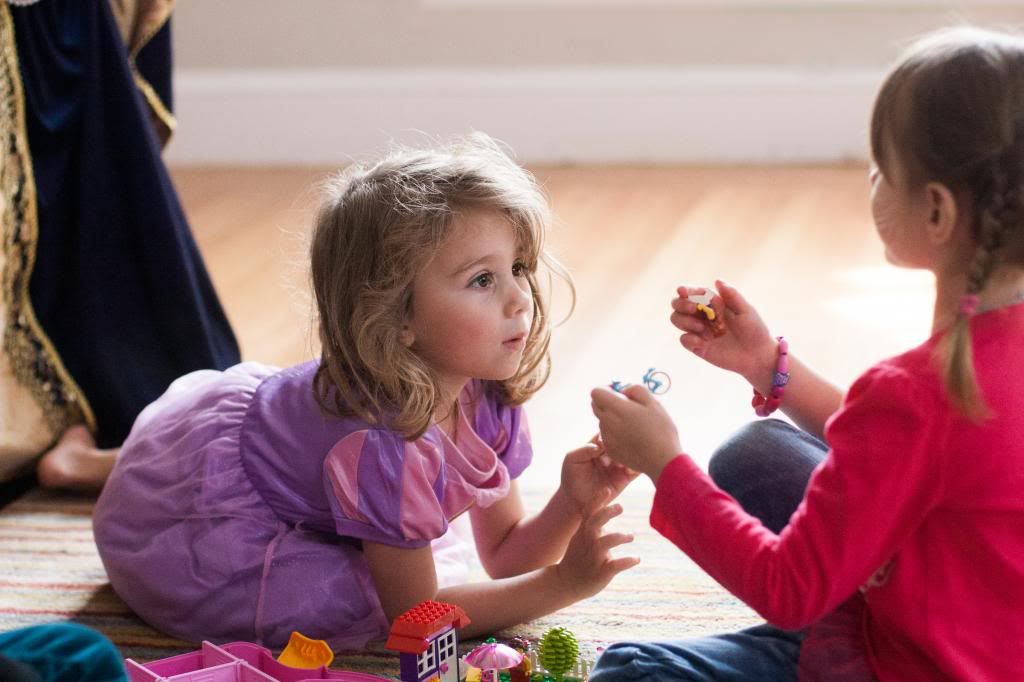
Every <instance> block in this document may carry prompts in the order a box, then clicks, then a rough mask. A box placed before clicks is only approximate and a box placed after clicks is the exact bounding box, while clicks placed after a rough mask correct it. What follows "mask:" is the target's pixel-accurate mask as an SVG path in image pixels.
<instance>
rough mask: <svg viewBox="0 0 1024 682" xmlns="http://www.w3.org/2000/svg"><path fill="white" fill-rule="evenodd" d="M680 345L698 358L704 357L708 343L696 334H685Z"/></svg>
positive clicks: (680, 340)
mask: <svg viewBox="0 0 1024 682" xmlns="http://www.w3.org/2000/svg"><path fill="white" fill-rule="evenodd" d="M679 343H680V345H682V347H683V348H685V349H686V350H688V351H690V352H691V353H693V354H694V355H696V356H697V357H701V358H702V357H704V353H705V351H706V350H707V341H705V340H704V339H703V338H701V337H700V336H697V335H696V334H683V335H682V336H680V337H679Z"/></svg>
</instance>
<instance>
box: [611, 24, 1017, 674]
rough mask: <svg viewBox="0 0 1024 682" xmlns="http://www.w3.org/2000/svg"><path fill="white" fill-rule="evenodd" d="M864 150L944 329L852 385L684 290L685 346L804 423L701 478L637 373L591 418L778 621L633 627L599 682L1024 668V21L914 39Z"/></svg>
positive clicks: (657, 509)
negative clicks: (670, 632)
mask: <svg viewBox="0 0 1024 682" xmlns="http://www.w3.org/2000/svg"><path fill="white" fill-rule="evenodd" d="M871 147H872V155H873V158H874V165H873V167H872V171H871V205H872V212H873V216H874V221H875V225H876V227H877V229H878V234H879V236H880V238H881V240H882V242H883V244H884V245H885V249H886V256H887V258H888V259H889V260H890V262H892V263H893V264H896V265H899V266H903V267H911V268H921V269H927V270H930V271H931V272H932V273H934V275H935V283H936V296H935V308H934V317H933V326H932V332H933V334H932V336H931V338H929V339H928V340H927V341H925V342H924V343H923V344H921V345H920V346H918V347H916V348H913V349H911V350H909V351H907V352H906V353H903V354H902V355H899V356H897V357H894V358H890V359H887V360H884V361H882V362H880V363H878V364H877V365H875V366H874V367H872V368H871V369H869V370H868V371H867V372H865V373H864V374H863V375H862V376H861V377H860V378H859V379H858V380H857V381H856V382H855V383H854V384H853V386H852V387H851V388H850V389H849V391H848V392H847V393H846V394H845V396H843V395H841V393H840V392H839V390H838V389H836V388H835V387H833V386H832V385H831V384H829V383H828V382H826V381H825V380H823V379H821V378H820V377H818V376H816V375H815V374H814V373H813V372H812V371H811V370H810V369H808V368H807V367H806V366H805V365H803V364H802V363H800V362H799V361H798V360H796V359H795V358H792V357H789V356H788V353H787V345H786V343H785V342H784V341H783V340H782V339H781V338H780V339H779V341H778V343H776V340H775V339H773V338H772V336H771V335H770V334H769V332H768V329H767V327H766V325H765V324H764V323H763V322H762V321H761V319H760V317H759V316H758V314H757V312H756V311H755V310H754V308H752V307H751V306H750V304H748V303H747V302H746V301H745V300H744V298H743V297H742V296H741V295H740V294H739V292H738V291H736V290H735V289H733V288H732V287H729V286H726V285H724V284H722V283H721V282H719V283H717V286H718V287H719V291H720V292H721V296H720V297H716V298H715V300H714V301H713V306H714V308H715V309H716V310H718V311H721V313H722V314H723V315H724V318H725V322H726V328H727V332H726V334H725V335H723V336H715V335H714V334H712V333H711V330H710V328H709V326H708V324H707V321H706V320H705V319H703V317H702V315H701V314H699V313H698V311H697V307H696V305H695V304H694V303H693V302H691V301H689V300H688V296H690V295H692V294H695V293H701V291H700V290H699V289H694V288H689V287H681V288H680V290H679V296H678V298H676V299H675V300H673V302H672V305H673V308H674V312H673V314H672V322H673V323H674V324H675V325H676V326H677V327H678V328H679V329H681V330H682V331H683V332H684V334H683V337H682V344H683V346H684V347H685V348H687V349H689V350H690V351H692V352H694V353H695V354H696V355H697V356H698V357H701V358H703V359H704V360H706V361H708V362H710V363H712V364H714V365H716V366H719V367H722V368H723V369H727V370H730V371H733V372H736V373H738V374H740V375H741V376H743V377H744V378H746V379H747V380H748V381H749V382H750V383H751V385H752V386H753V387H754V389H755V391H756V392H757V394H758V395H757V397H756V399H755V403H756V404H758V414H760V415H762V416H763V415H765V414H767V413H769V412H771V410H773V409H774V408H776V407H780V406H781V408H782V409H783V410H784V411H785V412H786V414H787V415H788V416H789V417H791V418H792V419H793V421H794V422H796V424H797V425H798V426H800V427H801V428H802V429H803V431H800V430H797V429H795V428H793V427H790V426H789V425H787V424H784V423H782V422H778V421H775V420H769V421H765V422H761V423H760V424H758V425H755V426H753V427H751V428H748V429H746V430H744V431H743V432H741V433H740V434H739V435H737V436H736V437H734V439H733V440H732V441H730V442H729V443H727V444H726V445H725V446H724V447H723V448H722V449H721V450H720V451H719V452H718V453H716V455H715V456H714V458H713V459H712V461H711V466H710V471H711V477H710V478H709V476H708V475H706V474H705V473H704V472H703V471H701V470H700V469H699V468H698V467H697V466H695V465H694V463H693V461H692V460H691V459H690V458H689V457H687V456H686V455H685V454H680V453H681V452H682V448H681V447H680V444H679V438H678V435H677V432H676V428H675V426H674V425H673V423H672V420H671V419H670V418H669V416H668V415H667V414H666V412H665V410H664V409H663V408H662V406H661V405H660V404H659V403H658V402H657V401H656V400H654V398H653V397H652V396H651V395H650V393H648V392H647V391H646V390H645V389H643V388H642V387H639V386H634V387H631V388H630V389H628V390H627V391H626V396H625V397H623V396H622V395H618V394H616V393H613V392H611V391H609V390H607V389H603V388H599V389H595V390H594V392H593V394H592V397H593V408H594V413H595V414H596V415H597V417H598V418H599V420H600V423H601V436H602V439H603V442H604V446H605V448H606V449H607V452H608V454H609V455H610V456H611V457H612V458H614V459H616V460H617V461H619V462H621V463H622V464H625V465H626V466H628V467H631V468H633V469H636V470H639V471H641V472H643V473H646V474H647V475H649V476H650V477H651V479H652V480H654V481H655V483H656V485H657V492H656V495H655V499H654V507H653V510H652V512H651V524H652V525H653V526H654V527H655V528H657V529H658V530H659V532H661V533H662V534H664V535H665V536H666V537H667V538H669V539H670V540H671V541H672V542H674V543H675V544H676V545H677V546H679V547H680V548H681V549H682V550H683V551H684V552H686V553H687V554H688V555H689V556H690V557H692V558H693V559H694V560H695V561H696V562H697V563H698V564H699V565H700V566H701V567H702V568H704V569H705V570H706V571H707V572H708V573H709V574H711V575H712V576H713V577H714V578H715V579H716V580H718V581H719V582H720V583H721V584H722V585H724V586H725V587H726V588H727V589H729V590H730V591H731V592H732V593H734V594H736V595H737V596H738V597H740V598H741V599H743V600H744V601H745V602H746V603H748V604H749V605H750V606H751V607H753V608H754V609H755V610H756V611H758V613H760V614H761V615H762V616H764V617H765V619H766V620H767V621H768V622H769V623H770V625H768V624H766V625H762V626H759V627H757V628H752V629H749V630H745V631H743V632H739V633H733V634H730V635H722V636H719V637H712V638H704V639H699V640H689V641H677V642H652V643H622V644H617V645H615V646H613V647H611V648H610V649H609V650H608V651H607V652H606V653H605V654H604V655H603V656H602V657H601V659H600V660H599V661H598V663H597V669H596V671H595V673H594V675H593V676H592V677H591V680H592V682H604V681H605V680H668V679H687V680H711V679H714V680H766V679H771V680H777V679H783V680H784V679H822V680H870V679H881V680H943V679H950V680H1019V679H1024V656H1022V655H1021V654H1020V651H1019V650H1018V649H1019V644H1020V642H1022V641H1024V495H1022V494H1021V490H1022V489H1024V391H1022V390H1021V387H1022V386H1024V305H1022V302H1024V39H1021V38H1020V37H1015V36H1009V35H1003V34H999V33H993V32H988V31H981V30H977V29H957V30H951V31H943V32H939V33H936V34H934V35H931V36H928V37H926V38H924V39H922V40H921V41H919V42H918V43H917V44H915V45H914V46H913V47H912V48H911V49H910V50H909V52H908V53H907V54H906V55H905V56H904V58H903V59H902V61H901V62H900V63H899V64H898V65H897V66H896V67H895V68H894V70H893V71H892V72H891V73H890V74H889V76H888V78H887V79H886V81H885V83H884V84H883V86H882V89H881V91H880V92H879V94H878V97H877V100H876V102H875V107H874V114H873V117H872V125H871ZM787 381H788V383H787ZM805 487H806V490H805V489H804V488H805Z"/></svg>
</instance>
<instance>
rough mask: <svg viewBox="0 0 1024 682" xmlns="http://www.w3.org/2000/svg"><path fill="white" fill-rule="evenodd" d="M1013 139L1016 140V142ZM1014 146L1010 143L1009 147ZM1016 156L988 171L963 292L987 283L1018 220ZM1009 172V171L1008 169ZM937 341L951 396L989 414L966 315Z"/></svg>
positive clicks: (977, 413)
mask: <svg viewBox="0 0 1024 682" xmlns="http://www.w3.org/2000/svg"><path fill="white" fill-rule="evenodd" d="M1015 142H1016V141H1015ZM1014 146H1016V145H1015V144H1011V149H1012V147H1014ZM1014 158H1015V155H1013V154H1003V155H1001V157H1000V158H999V159H998V160H997V161H995V162H994V163H993V165H992V168H991V171H990V177H991V181H990V188H991V190H990V192H989V193H988V200H987V202H986V205H985V206H984V207H982V208H981V210H979V211H978V214H977V215H978V220H977V225H978V230H977V236H976V241H977V242H978V247H977V249H976V250H975V252H974V257H973V258H972V259H971V264H970V266H969V267H968V271H967V290H966V292H965V294H966V295H977V294H980V293H981V292H982V291H983V290H984V289H985V286H986V285H987V284H988V280H989V277H990V276H991V275H992V272H993V270H994V269H995V266H996V264H997V263H998V262H999V260H1000V257H1001V256H1002V251H1003V247H1004V245H1005V243H1006V238H1007V236H1008V235H1009V234H1010V233H1012V231H1013V228H1014V227H1015V226H1018V223H1019V222H1020V207H1019V196H1020V192H1019V184H1020V183H1019V180H1017V179H1016V178H1015V179H1014V180H1012V181H1011V180H1010V178H1011V177H1012V176H1013V175H1017V174H1016V173H1013V172H1012V169H1013V167H1014V166H1015V165H1016V164H1015V163H1014ZM1008 171H1009V172H1008ZM943 341H944V342H943V343H942V344H940V353H941V357H942V358H943V359H944V368H943V369H944V376H945V380H946V385H947V386H948V387H949V392H950V396H951V398H952V399H953V402H954V403H956V404H957V406H958V407H959V408H960V410H961V412H963V413H964V414H965V415H967V416H968V417H970V418H972V419H975V420H980V419H984V418H985V417H987V416H989V415H990V411H989V409H988V407H987V405H986V404H985V401H984V397H983V396H982V395H981V389H980V387H979V386H978V381H977V377H976V376H975V372H974V358H973V353H972V350H971V348H972V343H971V327H970V319H969V315H964V314H960V315H958V316H957V319H956V320H955V321H954V322H953V325H952V326H951V328H950V329H949V330H948V332H947V334H946V337H945V338H944V340H943Z"/></svg>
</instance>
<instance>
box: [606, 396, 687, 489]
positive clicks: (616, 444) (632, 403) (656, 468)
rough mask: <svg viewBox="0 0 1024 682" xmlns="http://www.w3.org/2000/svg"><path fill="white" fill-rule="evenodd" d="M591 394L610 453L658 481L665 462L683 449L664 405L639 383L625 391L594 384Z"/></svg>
mask: <svg viewBox="0 0 1024 682" xmlns="http://www.w3.org/2000/svg"><path fill="white" fill-rule="evenodd" d="M590 397H591V407H592V408H593V410H594V415H595V416H596V417H597V419H598V421H599V422H600V423H601V440H602V442H603V443H604V447H605V451H606V452H607V453H608V456H610V457H611V458H612V459H614V460H616V461H617V462H619V463H620V464H622V465H624V466H627V467H629V468H630V469H633V470H634V471H641V472H643V473H645V474H647V475H648V476H650V477H651V480H653V481H654V482H655V483H657V482H658V476H659V475H660V474H661V470H662V469H664V468H665V465H666V464H668V463H669V462H670V461H672V460H673V459H675V457H676V456H677V455H679V454H680V453H681V452H682V449H681V448H680V446H679V434H678V433H677V432H676V425H675V423H673V421H672V418H671V417H669V416H668V412H666V411H665V408H664V407H662V405H661V403H659V402H658V401H657V400H656V399H655V398H654V396H653V395H652V394H651V392H650V391H648V390H647V389H646V388H645V387H643V386H639V385H633V386H629V387H627V388H626V389H625V390H624V391H623V392H622V393H616V392H615V391H612V390H611V389H608V388H604V387H602V388H595V389H594V390H593V391H591V393H590Z"/></svg>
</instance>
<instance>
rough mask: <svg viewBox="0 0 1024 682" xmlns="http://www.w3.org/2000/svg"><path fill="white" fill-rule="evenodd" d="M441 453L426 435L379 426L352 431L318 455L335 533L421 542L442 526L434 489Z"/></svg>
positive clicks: (412, 543)
mask: <svg viewBox="0 0 1024 682" xmlns="http://www.w3.org/2000/svg"><path fill="white" fill-rule="evenodd" d="M441 466H442V456H441V452H440V449H439V448H438V447H437V446H436V445H434V444H432V443H431V442H429V441H428V440H427V439H422V438H421V439H419V440H416V441H412V442H410V441H406V440H404V439H403V438H401V437H400V436H398V435H397V434H394V433H391V432H389V431H386V430H383V429H366V430H363V431H357V432H354V433H352V434H350V435H348V436H346V437H345V438H343V439H342V440H341V441H339V442H338V443H337V444H335V446H334V447H333V448H331V450H330V452H328V454H327V457H326V458H325V459H324V480H325V485H326V487H327V493H328V500H329V502H330V504H331V508H332V512H333V515H334V524H335V529H336V531H337V532H338V534H339V535H343V536H346V537H351V538H356V539H359V540H368V541H371V542H379V543H382V544H386V545H392V546H396V547H410V548H413V547H423V546H425V545H427V544H428V543H429V542H430V541H431V540H433V539H435V538H438V537H440V536H441V535H443V534H444V532H445V531H446V530H447V529H448V520H447V518H446V516H445V514H444V511H443V510H442V506H441V501H440V495H441V494H442V490H441V487H440V484H441V482H442V481H441V476H440V472H441Z"/></svg>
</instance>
